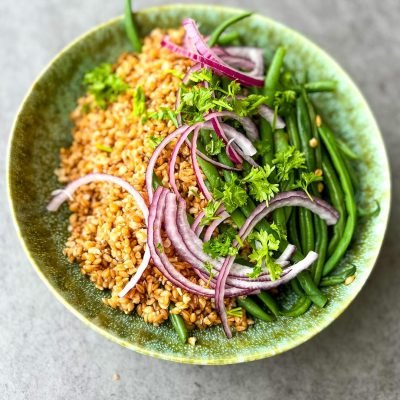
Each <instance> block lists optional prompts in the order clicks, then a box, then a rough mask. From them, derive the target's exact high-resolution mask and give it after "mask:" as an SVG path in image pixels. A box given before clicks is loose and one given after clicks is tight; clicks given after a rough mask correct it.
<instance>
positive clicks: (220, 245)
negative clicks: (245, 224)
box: [203, 228, 238, 258]
mask: <svg viewBox="0 0 400 400" xmlns="http://www.w3.org/2000/svg"><path fill="white" fill-rule="evenodd" d="M236 234H237V233H236V230H235V229H233V228H230V229H227V230H226V231H224V232H222V233H221V234H219V235H218V236H216V237H215V238H212V239H210V240H209V241H208V242H205V243H204V244H203V250H204V252H205V253H207V254H208V255H210V256H211V257H212V258H218V257H220V256H222V257H226V256H235V255H236V254H237V253H238V249H237V248H236V247H233V246H232V242H233V239H234V238H235V236H236Z"/></svg>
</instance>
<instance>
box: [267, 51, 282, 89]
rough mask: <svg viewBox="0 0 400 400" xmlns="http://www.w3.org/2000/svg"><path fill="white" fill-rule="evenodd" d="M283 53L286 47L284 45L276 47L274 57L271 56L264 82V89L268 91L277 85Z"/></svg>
mask: <svg viewBox="0 0 400 400" xmlns="http://www.w3.org/2000/svg"><path fill="white" fill-rule="evenodd" d="M285 54H286V49H285V48H284V47H278V49H277V50H276V52H275V54H274V57H273V58H272V61H271V64H270V66H269V68H268V72H267V76H266V77H265V82H264V89H265V90H266V91H267V92H268V93H270V92H271V91H274V90H275V89H276V87H277V85H278V82H279V77H280V75H281V69H282V66H283V59H284V58H285Z"/></svg>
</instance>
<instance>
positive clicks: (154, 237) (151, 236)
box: [148, 187, 253, 297]
mask: <svg viewBox="0 0 400 400" xmlns="http://www.w3.org/2000/svg"><path fill="white" fill-rule="evenodd" d="M168 193H169V191H168V190H167V189H165V188H161V187H159V188H158V189H157V190H156V192H155V193H154V198H153V202H152V204H151V206H150V213H149V227H148V244H149V248H150V252H151V258H152V260H153V262H154V264H155V265H156V267H157V268H158V269H159V270H160V272H161V273H162V274H163V275H164V276H165V277H166V278H167V279H168V280H169V281H170V282H171V283H172V284H174V285H175V286H178V287H180V288H182V289H185V290H187V291H188V292H191V293H194V294H197V295H199V296H204V297H214V296H215V291H214V290H213V289H208V288H204V287H202V286H200V285H197V284H195V283H193V282H192V281H190V280H189V279H187V278H186V277H184V276H183V275H182V274H181V273H180V272H178V271H177V270H176V268H175V267H174V266H173V265H172V264H171V262H170V261H169V259H168V257H167V256H166V254H165V253H164V251H163V247H162V237H161V227H162V225H163V218H164V215H165V201H166V196H167V194H168ZM252 292H253V291H252V290H250V289H237V288H228V289H227V290H226V293H225V295H226V296H227V297H237V296H243V295H245V294H248V293H252Z"/></svg>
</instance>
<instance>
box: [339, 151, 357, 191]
mask: <svg viewBox="0 0 400 400" xmlns="http://www.w3.org/2000/svg"><path fill="white" fill-rule="evenodd" d="M342 160H343V163H344V165H345V166H346V168H347V172H348V173H349V177H350V181H351V184H352V185H353V187H354V188H355V189H357V187H358V178H357V175H356V172H355V169H354V167H352V165H351V163H350V160H349V159H348V158H346V157H342Z"/></svg>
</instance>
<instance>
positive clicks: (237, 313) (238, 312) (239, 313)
mask: <svg viewBox="0 0 400 400" xmlns="http://www.w3.org/2000/svg"><path fill="white" fill-rule="evenodd" d="M226 313H227V314H228V315H229V316H230V317H238V318H242V317H243V310H242V307H236V308H231V309H230V310H228V311H227V312H226Z"/></svg>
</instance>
